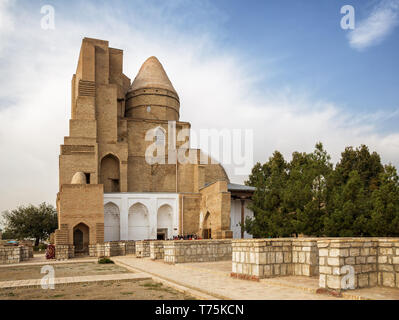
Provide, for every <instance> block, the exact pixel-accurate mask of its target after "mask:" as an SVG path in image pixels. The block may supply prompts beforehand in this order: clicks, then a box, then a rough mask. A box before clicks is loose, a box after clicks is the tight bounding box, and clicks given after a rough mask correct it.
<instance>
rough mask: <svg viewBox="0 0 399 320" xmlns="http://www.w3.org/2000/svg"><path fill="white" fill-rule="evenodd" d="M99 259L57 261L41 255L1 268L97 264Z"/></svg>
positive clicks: (86, 258) (80, 258) (85, 258)
mask: <svg viewBox="0 0 399 320" xmlns="http://www.w3.org/2000/svg"><path fill="white" fill-rule="evenodd" d="M97 261H98V258H96V257H79V258H72V259H68V260H55V259H50V260H47V259H46V257H45V256H44V255H39V256H36V255H35V257H33V258H31V259H29V260H26V261H22V262H20V263H13V264H1V265H0V269H1V268H9V267H27V266H42V265H46V264H69V263H85V262H93V263H94V262H97Z"/></svg>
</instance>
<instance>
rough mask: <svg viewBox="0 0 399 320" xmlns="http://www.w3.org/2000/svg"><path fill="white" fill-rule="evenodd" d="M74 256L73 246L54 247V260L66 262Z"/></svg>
mask: <svg viewBox="0 0 399 320" xmlns="http://www.w3.org/2000/svg"><path fill="white" fill-rule="evenodd" d="M74 256H75V246H71V245H56V246H55V259H56V260H67V259H71V258H73V257H74Z"/></svg>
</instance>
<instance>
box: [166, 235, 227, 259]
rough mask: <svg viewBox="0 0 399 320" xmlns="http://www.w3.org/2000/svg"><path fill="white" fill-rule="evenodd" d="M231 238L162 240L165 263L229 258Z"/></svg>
mask: <svg viewBox="0 0 399 320" xmlns="http://www.w3.org/2000/svg"><path fill="white" fill-rule="evenodd" d="M231 252H232V249H231V240H228V239H225V240H176V241H165V242H164V261H165V262H167V263H172V264H175V263H185V262H209V261H222V260H231Z"/></svg>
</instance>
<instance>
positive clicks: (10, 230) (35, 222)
mask: <svg viewBox="0 0 399 320" xmlns="http://www.w3.org/2000/svg"><path fill="white" fill-rule="evenodd" d="M3 220H4V224H5V230H4V232H5V233H6V234H8V235H10V236H13V237H14V238H17V239H25V238H35V245H36V246H37V245H39V242H40V240H44V239H47V238H48V237H49V235H50V233H52V232H54V230H55V229H57V225H58V222H57V211H56V210H55V209H54V207H53V206H52V205H49V204H46V203H42V204H40V205H39V206H33V205H29V206H26V207H24V206H21V207H18V208H17V209H14V210H12V211H5V212H3Z"/></svg>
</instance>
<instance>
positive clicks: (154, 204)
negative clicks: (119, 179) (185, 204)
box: [104, 192, 179, 241]
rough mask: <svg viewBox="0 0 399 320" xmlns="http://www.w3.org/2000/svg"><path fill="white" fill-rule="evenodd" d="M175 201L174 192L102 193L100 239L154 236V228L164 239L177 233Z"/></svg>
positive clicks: (175, 195) (154, 237)
mask: <svg viewBox="0 0 399 320" xmlns="http://www.w3.org/2000/svg"><path fill="white" fill-rule="evenodd" d="M178 200H179V195H178V194H177V193H156V192H143V193H136V192H124V193H105V194H104V240H105V241H118V240H145V239H157V230H158V229H162V230H165V231H166V238H167V239H170V238H172V237H173V236H177V235H178V228H179V201H178Z"/></svg>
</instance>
